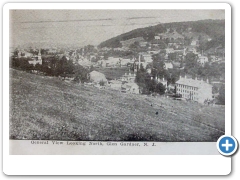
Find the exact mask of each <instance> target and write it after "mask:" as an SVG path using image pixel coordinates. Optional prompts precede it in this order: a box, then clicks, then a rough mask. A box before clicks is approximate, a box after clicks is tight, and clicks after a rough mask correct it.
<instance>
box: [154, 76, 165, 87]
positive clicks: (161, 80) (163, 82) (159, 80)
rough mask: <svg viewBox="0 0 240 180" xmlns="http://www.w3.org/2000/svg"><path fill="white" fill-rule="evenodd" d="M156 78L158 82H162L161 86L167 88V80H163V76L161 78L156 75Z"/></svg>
mask: <svg viewBox="0 0 240 180" xmlns="http://www.w3.org/2000/svg"><path fill="white" fill-rule="evenodd" d="M156 80H157V82H158V83H162V84H163V86H164V87H165V88H167V80H165V79H164V77H163V78H162V79H160V78H157V77H156Z"/></svg>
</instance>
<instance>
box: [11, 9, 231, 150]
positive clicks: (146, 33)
mask: <svg viewBox="0 0 240 180" xmlns="http://www.w3.org/2000/svg"><path fill="white" fill-rule="evenodd" d="M9 44H10V47H9V68H10V69H9V72H10V74H9V90H10V92H9V107H10V108H9V110H10V112H9V116H10V117H9V139H10V140H14V141H15V140H31V142H33V143H34V142H36V143H37V142H39V140H41V142H44V141H45V140H54V141H71V142H72V141H81V142H85V141H91V142H93V143H94V142H95V143H97V142H99V141H103V142H113V143H114V142H121V143H122V145H126V146H135V145H137V146H138V144H137V143H138V142H216V141H217V140H218V138H219V137H220V136H222V135H224V134H225V10H224V9H213V10H211V9H201V10H200V9H181V10H179V9H166V10H164V9H159V10H156V9H154V10H149V9H146V10H144V9H133V10H131V9H126V10H124V9H121V10H118V9H115V10H113V9H105V10H104V9H99V10H91V9H86V10H84V9H79V10H77V9H69V10H67V9H65V10H60V9H59V10H57V9H53V10H51V9H48V10H47V9H45V10H44V9H42V10H41V9H26V10H24V9H16V10H15V9H11V10H10V11H9ZM226 61H231V59H227V60H226Z"/></svg>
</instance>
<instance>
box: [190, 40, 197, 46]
mask: <svg viewBox="0 0 240 180" xmlns="http://www.w3.org/2000/svg"><path fill="white" fill-rule="evenodd" d="M198 44H199V41H198V40H192V42H191V46H197V45H198Z"/></svg>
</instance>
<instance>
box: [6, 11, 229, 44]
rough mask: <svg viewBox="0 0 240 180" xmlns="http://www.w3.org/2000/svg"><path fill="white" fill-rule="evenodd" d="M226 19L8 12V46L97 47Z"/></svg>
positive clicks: (213, 14) (201, 14)
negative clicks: (131, 35)
mask: <svg viewBox="0 0 240 180" xmlns="http://www.w3.org/2000/svg"><path fill="white" fill-rule="evenodd" d="M203 19H225V13H224V10H11V11H10V23H9V25H10V46H23V45H29V44H30V45H32V46H35V47H38V46H45V47H48V46H49V47H51V46H56V45H64V44H66V45H75V46H79V47H82V46H85V45H88V44H91V45H98V44H99V43H101V42H102V41H104V40H107V39H109V38H112V37H115V36H117V35H120V34H122V33H125V32H128V31H131V30H133V29H137V28H141V27H148V26H152V25H156V24H160V23H167V22H180V21H196V20H203Z"/></svg>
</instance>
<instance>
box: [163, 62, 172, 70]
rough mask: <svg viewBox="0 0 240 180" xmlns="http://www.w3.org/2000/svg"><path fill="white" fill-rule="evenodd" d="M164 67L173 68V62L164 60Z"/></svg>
mask: <svg viewBox="0 0 240 180" xmlns="http://www.w3.org/2000/svg"><path fill="white" fill-rule="evenodd" d="M163 67H164V69H173V64H172V63H171V62H164V66H163Z"/></svg>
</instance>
